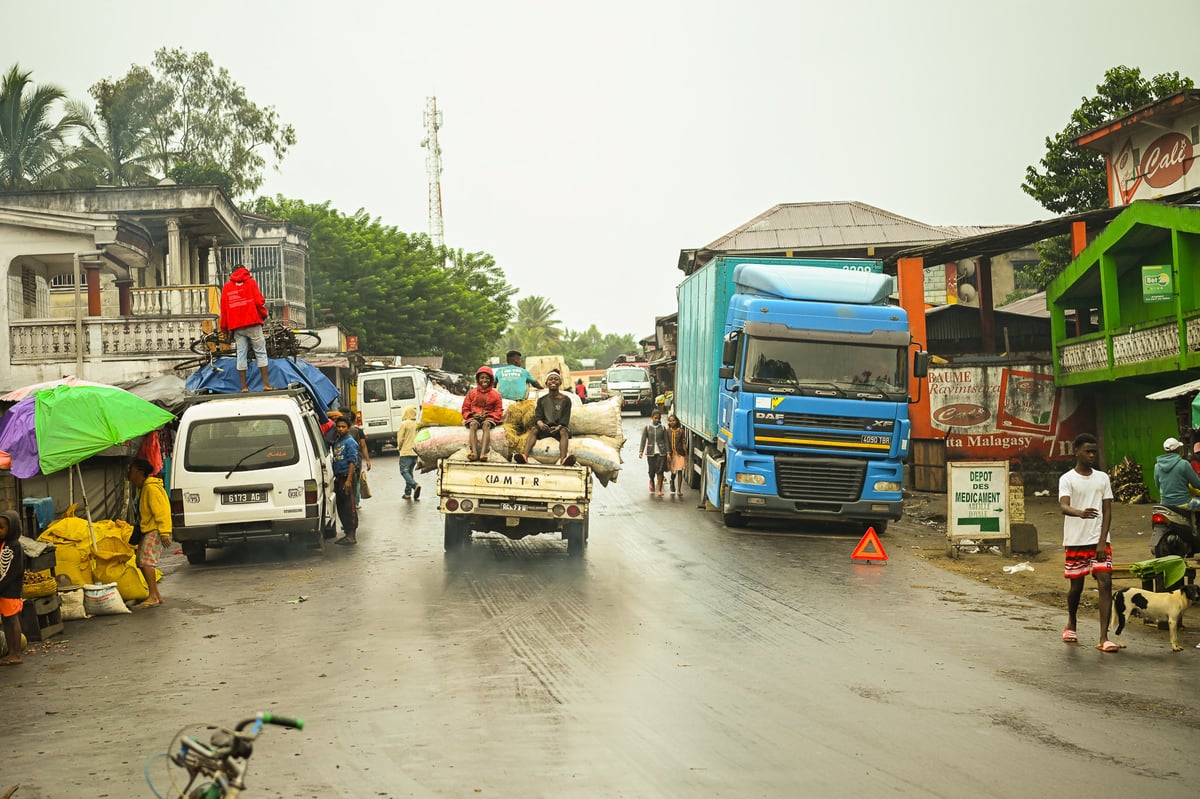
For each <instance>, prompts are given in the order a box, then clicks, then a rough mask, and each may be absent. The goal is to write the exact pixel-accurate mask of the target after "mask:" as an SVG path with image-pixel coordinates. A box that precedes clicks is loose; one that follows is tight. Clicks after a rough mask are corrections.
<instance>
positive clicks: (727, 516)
mask: <svg viewBox="0 0 1200 799" xmlns="http://www.w3.org/2000/svg"><path fill="white" fill-rule="evenodd" d="M727 507H729V486H727V485H725V472H724V471H723V470H722V472H721V521H723V522H725V526H726V527H734V528H737V527H745V526H746V517H745V516H743V515H742V514H740V513H738V512H737V511H727V510H725V509H726V508H727Z"/></svg>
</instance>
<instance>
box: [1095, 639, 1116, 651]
mask: <svg viewBox="0 0 1200 799" xmlns="http://www.w3.org/2000/svg"><path fill="white" fill-rule="evenodd" d="M1096 648H1097V649H1099V650H1100V651H1101V652H1120V651H1121V647H1119V646H1117V645H1116V644H1114V643H1113V642H1112V641H1101V642H1100V643H1098V644H1096Z"/></svg>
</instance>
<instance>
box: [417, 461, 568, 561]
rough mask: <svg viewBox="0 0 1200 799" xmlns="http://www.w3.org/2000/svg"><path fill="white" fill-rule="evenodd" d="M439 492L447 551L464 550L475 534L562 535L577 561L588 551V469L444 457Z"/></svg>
mask: <svg viewBox="0 0 1200 799" xmlns="http://www.w3.org/2000/svg"><path fill="white" fill-rule="evenodd" d="M437 490H438V498H439V505H438V507H439V509H440V510H441V511H442V513H443V514H444V515H445V525H446V529H445V545H446V551H447V552H454V551H456V550H459V549H461V548H462V547H464V546H465V545H466V544H467V543H468V542H469V541H470V539H471V533H472V531H479V532H495V533H501V534H502V535H505V536H507V537H509V538H512V539H519V538H524V537H525V536H527V535H537V534H539V533H551V534H561V535H562V537H563V538H564V539H566V542H567V554H568V555H570V556H572V557H580V556H582V555H583V552H584V548H585V547H587V540H588V504H589V503H590V501H591V498H592V474H591V469H589V468H588V467H586V466H548V465H543V464H539V463H533V462H530V463H525V464H522V463H481V462H472V461H459V460H450V459H445V460H442V461H441V462H439V463H438V477H437Z"/></svg>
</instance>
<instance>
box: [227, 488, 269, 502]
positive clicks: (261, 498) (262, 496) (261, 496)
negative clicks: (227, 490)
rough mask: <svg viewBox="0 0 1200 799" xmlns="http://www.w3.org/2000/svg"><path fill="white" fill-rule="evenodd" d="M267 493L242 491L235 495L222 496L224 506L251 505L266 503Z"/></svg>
mask: <svg viewBox="0 0 1200 799" xmlns="http://www.w3.org/2000/svg"><path fill="white" fill-rule="evenodd" d="M266 501H267V492H266V491H242V492H240V493H234V494H222V495H221V504H222V505H251V504H253V503H255V502H266Z"/></svg>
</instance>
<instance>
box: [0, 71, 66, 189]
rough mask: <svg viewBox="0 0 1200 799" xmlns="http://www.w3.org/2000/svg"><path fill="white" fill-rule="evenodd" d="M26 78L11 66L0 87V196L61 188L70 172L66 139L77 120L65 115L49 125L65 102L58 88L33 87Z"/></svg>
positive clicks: (64, 96) (61, 91) (63, 94)
mask: <svg viewBox="0 0 1200 799" xmlns="http://www.w3.org/2000/svg"><path fill="white" fill-rule="evenodd" d="M31 74H33V73H31V72H22V71H21V67H20V65H19V64H14V65H13V66H12V68H11V69H9V71H8V72H7V73H6V74H5V75H4V79H3V82H2V83H0V190H3V191H18V190H21V189H39V188H56V187H59V186H62V185H65V182H66V180H67V170H68V167H69V166H70V163H69V160H68V159H69V155H70V148H69V144H68V139H69V137H70V134H71V133H72V131H74V130H75V128H77V127H78V126H79V125H80V124H81V122H82V120H81V119H80V118H79V117H78V116H77V115H76V114H75V113H73V112H71V111H69V110H68V111H67V112H66V113H64V114H63V115H62V116H61V117H59V119H58V121H57V122H51V121H50V119H51V116H52V113H53V110H54V106H55V104H57V103H61V102H63V101H64V100H65V99H66V93H65V92H64V91H63V90H62V89H60V88H58V87H57V86H51V85H49V84H42V85H41V86H34V85H33V83H32V82H31V81H30V79H29V76H30V75H31Z"/></svg>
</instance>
